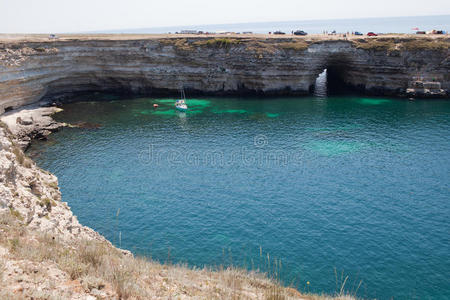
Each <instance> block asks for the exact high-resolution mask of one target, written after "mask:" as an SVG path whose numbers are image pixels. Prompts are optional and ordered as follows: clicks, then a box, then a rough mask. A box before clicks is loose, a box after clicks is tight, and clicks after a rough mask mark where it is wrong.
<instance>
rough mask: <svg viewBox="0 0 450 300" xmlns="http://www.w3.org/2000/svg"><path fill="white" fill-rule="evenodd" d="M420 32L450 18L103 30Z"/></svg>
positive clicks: (442, 26) (448, 23) (443, 25)
mask: <svg viewBox="0 0 450 300" xmlns="http://www.w3.org/2000/svg"><path fill="white" fill-rule="evenodd" d="M416 27H418V28H419V29H420V30H432V29H438V30H445V31H447V32H448V30H450V15H441V16H414V17H388V18H361V19H358V18H355V19H338V20H305V21H302V20H298V21H280V22H259V23H238V24H213V25H192V26H175V27H159V28H137V29H120V30H109V31H99V32H107V33H167V32H172V33H175V32H179V31H181V30H186V29H189V30H202V31H204V32H220V31H233V32H244V31H252V32H254V33H268V32H274V31H276V30H281V31H284V32H286V33H290V32H291V31H292V30H294V31H295V30H297V29H302V30H305V31H306V32H308V33H310V34H313V33H315V34H317V33H322V32H323V31H328V32H331V31H333V30H336V31H337V32H352V31H360V32H363V33H367V32H369V31H374V32H379V33H415V32H416V31H415V30H412V29H413V28H416Z"/></svg>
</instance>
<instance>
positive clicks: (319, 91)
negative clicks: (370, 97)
mask: <svg viewBox="0 0 450 300" xmlns="http://www.w3.org/2000/svg"><path fill="white" fill-rule="evenodd" d="M349 66H351V60H350V58H349V57H346V56H342V55H339V56H333V57H330V58H328V59H327V60H326V61H325V62H324V64H323V69H322V72H321V73H320V74H319V75H318V76H317V78H316V81H315V83H314V86H313V87H312V88H313V94H314V96H316V97H326V96H329V95H331V96H332V95H342V94H347V93H349V92H352V91H353V88H352V86H351V84H349V77H350V76H349V71H350V70H349V68H350V67H349Z"/></svg>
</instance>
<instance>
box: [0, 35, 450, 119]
mask: <svg viewBox="0 0 450 300" xmlns="http://www.w3.org/2000/svg"><path fill="white" fill-rule="evenodd" d="M449 45H450V39H449V38H448V37H447V36H446V35H443V36H436V37H432V38H430V37H419V36H409V35H399V36H380V37H365V38H361V37H351V38H348V37H346V38H336V37H327V36H322V37H317V36H311V37H309V36H308V37H292V36H286V37H279V36H271V37H268V36H240V35H236V36H178V35H160V36H157V35H154V36H145V35H104V36H95V35H85V36H70V35H68V36H62V37H61V38H60V39H57V40H55V39H51V40H49V39H48V38H46V37H42V36H28V37H20V36H18V37H14V36H12V37H11V36H8V37H2V36H0V112H3V111H8V110H10V109H14V108H17V107H20V106H23V105H27V104H31V103H36V102H37V101H40V100H42V99H47V100H49V101H62V100H64V99H67V98H70V97H73V96H74V95H77V94H82V93H92V92H109V93H122V94H133V95H161V94H170V93H172V94H173V93H178V90H179V89H181V88H184V89H185V90H187V91H189V92H190V94H194V93H199V94H200V93H201V94H210V95H307V94H310V93H311V92H312V90H313V89H314V84H315V80H316V78H317V76H318V75H319V74H320V73H322V71H323V70H324V69H327V70H328V79H329V81H333V85H335V86H342V87H343V86H345V87H348V88H351V89H356V90H358V91H359V92H361V93H363V94H375V95H393V96H406V95H407V93H406V91H407V90H408V88H410V87H411V86H412V85H413V84H414V82H415V81H417V80H423V81H430V82H437V83H439V86H440V88H441V89H442V94H441V96H443V97H448V94H449V90H450V77H449V70H450V59H449Z"/></svg>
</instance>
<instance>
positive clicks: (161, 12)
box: [0, 0, 450, 33]
mask: <svg viewBox="0 0 450 300" xmlns="http://www.w3.org/2000/svg"><path fill="white" fill-rule="evenodd" d="M426 15H450V1H449V0H436V1H423V0H420V1H419V0H409V1H404V0H376V1H373V0H372V1H367V0H347V1H337V0H309V1H304V0H275V1H268V0H226V1H224V0H223V1H216V0H185V1H182V0H179V1H175V0H159V1H155V0H120V1H118V0H0V33H64V32H86V31H99V30H110V29H128V28H151V27H168V26H178V25H180V26H182V25H204V24H229V23H247V22H270V21H297V20H321V19H349V18H366V17H395V16H426Z"/></svg>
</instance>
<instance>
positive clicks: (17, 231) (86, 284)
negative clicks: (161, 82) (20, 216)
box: [0, 213, 354, 300]
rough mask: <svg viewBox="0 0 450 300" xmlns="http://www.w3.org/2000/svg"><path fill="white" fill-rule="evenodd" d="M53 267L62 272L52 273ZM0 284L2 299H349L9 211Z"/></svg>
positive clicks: (2, 228) (0, 252)
mask: <svg viewBox="0 0 450 300" xmlns="http://www.w3.org/2000/svg"><path fill="white" fill-rule="evenodd" d="M43 264H44V265H45V267H43V266H44V265H43ZM17 269H21V270H22V271H20V272H16V271H14V270H17ZM61 272H63V273H61ZM55 273H57V274H61V275H58V276H56V278H52V276H54V274H55ZM63 274H66V275H63ZM65 276H66V277H67V278H65ZM16 277H17V278H16ZM33 278H34V279H33ZM30 281H34V284H33V282H30ZM12 282H13V283H14V284H12ZM17 283H19V288H18V287H17ZM0 284H1V285H2V286H4V287H8V288H5V289H3V290H2V291H0V298H2V299H13V298H14V297H17V295H19V294H20V295H21V296H23V297H28V298H33V297H34V298H38V299H41V298H42V299H48V298H51V299H53V298H58V297H61V296H62V297H67V296H68V293H69V295H72V296H73V295H74V294H73V293H79V292H80V291H81V292H82V293H85V294H88V295H103V296H102V297H100V298H102V299H103V298H108V299H109V298H119V299H150V298H171V297H175V298H176V299H178V297H181V298H183V299H184V298H201V299H304V300H313V299H317V300H325V299H347V300H351V299H354V298H353V297H351V296H349V295H346V294H345V293H344V291H343V288H341V290H340V291H338V295H337V297H336V298H333V297H329V296H319V295H310V294H306V295H303V294H300V293H299V292H298V291H297V290H295V289H293V288H289V287H283V286H281V285H280V284H279V283H277V281H276V280H275V279H268V278H267V277H265V274H262V273H257V272H248V271H245V270H242V269H236V268H233V267H229V268H223V267H222V268H219V269H218V270H211V269H208V268H204V269H195V268H194V269H191V268H189V267H187V266H185V265H172V264H170V263H168V264H160V263H158V262H154V261H152V260H149V259H147V258H142V257H133V256H132V255H130V254H126V253H124V252H123V251H121V250H119V249H117V248H115V247H113V246H112V245H111V244H110V243H108V242H106V241H104V242H102V241H94V240H91V241H89V240H81V239H80V240H78V239H77V240H72V241H63V240H60V239H59V238H58V237H57V236H52V235H46V234H43V233H39V232H36V231H32V230H29V229H28V228H27V226H26V225H24V224H23V223H22V222H19V220H17V217H16V216H15V215H14V214H13V213H3V214H0ZM36 284H38V285H39V286H40V287H41V288H40V289H39V290H38V289H36ZM344 285H345V283H344ZM344 285H343V286H344ZM343 286H342V287H343ZM17 288H18V289H17ZM70 293H72V294H70Z"/></svg>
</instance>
